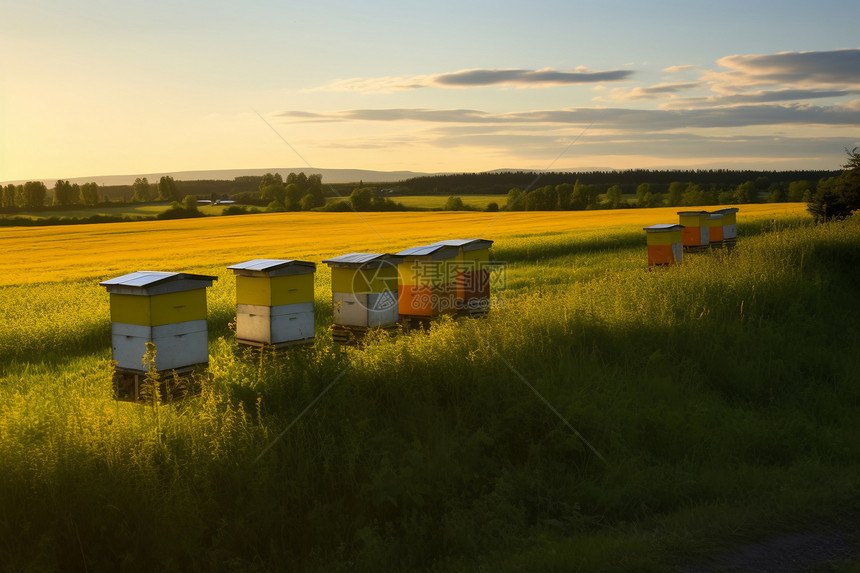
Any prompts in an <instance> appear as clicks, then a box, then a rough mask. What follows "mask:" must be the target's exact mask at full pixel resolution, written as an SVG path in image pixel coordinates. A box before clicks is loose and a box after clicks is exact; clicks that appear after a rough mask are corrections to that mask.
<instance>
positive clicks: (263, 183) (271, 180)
mask: <svg viewBox="0 0 860 573" xmlns="http://www.w3.org/2000/svg"><path fill="white" fill-rule="evenodd" d="M283 184H284V180H283V179H282V178H281V174H280V173H275V174H274V175H273V174H271V173H266V174H265V175H263V177H262V179H260V192H261V193H262V192H263V189H265V188H266V187H268V186H269V185H283Z"/></svg>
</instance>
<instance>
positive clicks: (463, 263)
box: [434, 239, 493, 314]
mask: <svg viewBox="0 0 860 573" xmlns="http://www.w3.org/2000/svg"><path fill="white" fill-rule="evenodd" d="M434 244H435V245H445V246H451V247H457V249H458V250H459V251H458V253H457V256H456V258H455V261H456V262H455V270H456V278H455V283H456V292H457V299H456V306H457V310H459V311H461V312H466V313H470V314H471V313H476V312H485V311H487V310H489V308H490V247H492V246H493V241H490V240H487V239H447V240H444V241H438V242H436V243H434Z"/></svg>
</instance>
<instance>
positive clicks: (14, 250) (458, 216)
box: [0, 203, 805, 285]
mask: <svg viewBox="0 0 860 573" xmlns="http://www.w3.org/2000/svg"><path fill="white" fill-rule="evenodd" d="M702 209H708V207H702ZM677 210H678V208H675V207H671V208H670V207H667V208H660V209H619V210H612V211H559V212H511V213H472V212H442V213H436V212H432V213H422V212H406V213H360V214H356V213H264V214H257V215H242V216H236V217H207V218H202V219H183V220H175V221H141V222H135V223H103V224H96V225H71V226H51V227H7V228H0V244H2V245H3V247H4V257H3V259H2V260H0V285H22V284H27V283H34V282H56V281H63V280H70V279H82V278H93V279H96V278H107V277H110V276H115V275H120V274H124V273H126V272H132V271H135V270H143V269H148V270H186V269H189V268H198V269H199V268H208V269H214V268H217V267H220V266H223V265H229V264H233V263H236V262H239V261H243V260H247V259H254V258H289V259H307V260H312V261H320V260H322V259H324V258H326V257H328V256H333V255H337V254H342V253H348V252H396V251H399V250H401V249H404V248H408V247H410V246H414V245H416V244H425V243H428V242H434V241H437V240H439V239H441V238H452V237H453V238H472V237H486V238H489V239H496V240H501V239H504V238H506V237H511V236H522V235H535V234H542V233H564V232H572V233H576V234H577V235H579V236H583V237H586V236H590V235H594V234H609V233H615V232H619V231H620V232H641V229H642V227H645V226H648V225H652V224H655V223H672V222H677V220H678V216H677V215H676V214H675V213H676V211H677ZM804 210H805V206H804V205H802V204H799V203H780V204H764V205H746V206H744V207H743V208H742V210H741V213H740V214H739V220H740V221H745V220H746V221H753V220H760V219H762V218H765V219H767V218H773V217H775V216H785V215H800V214H803V213H804V212H805V211H804ZM642 235H643V237H644V233H642ZM643 244H644V238H643Z"/></svg>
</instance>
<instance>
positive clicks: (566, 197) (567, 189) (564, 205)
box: [555, 183, 573, 211]
mask: <svg viewBox="0 0 860 573" xmlns="http://www.w3.org/2000/svg"><path fill="white" fill-rule="evenodd" d="M555 192H556V194H557V195H558V208H559V209H561V210H562V211H567V210H568V209H570V198H571V196H573V185H571V184H570V183H559V184H558V185H556V186H555Z"/></svg>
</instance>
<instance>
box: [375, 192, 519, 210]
mask: <svg viewBox="0 0 860 573" xmlns="http://www.w3.org/2000/svg"><path fill="white" fill-rule="evenodd" d="M458 197H460V198H461V199H462V200H463V203H465V204H466V205H467V206H469V207H475V208H477V209H481V210H483V209H486V208H487V205H489V204H490V203H496V204H497V205H498V206H499V207H504V206H505V203H506V202H507V196H506V195H458ZM391 200H392V201H394V202H396V203H403V205H405V206H406V207H410V208H420V209H442V208H444V207H445V202H446V201H447V200H448V197H441V196H438V195H411V196H405V197H392V198H391Z"/></svg>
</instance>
